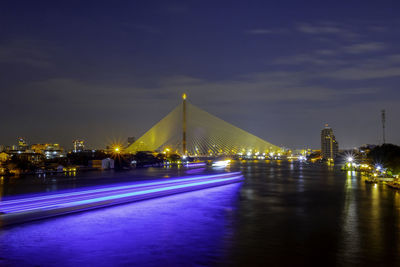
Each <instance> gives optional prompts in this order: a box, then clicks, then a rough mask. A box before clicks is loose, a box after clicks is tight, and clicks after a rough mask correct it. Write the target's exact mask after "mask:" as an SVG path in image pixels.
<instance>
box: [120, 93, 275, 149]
mask: <svg viewBox="0 0 400 267" xmlns="http://www.w3.org/2000/svg"><path fill="white" fill-rule="evenodd" d="M182 98H183V101H182V103H181V104H180V105H178V106H177V107H176V108H174V109H173V110H172V111H171V112H170V113H169V114H168V115H167V116H165V117H164V118H163V119H162V120H161V121H159V122H158V123H157V124H155V125H154V126H153V127H152V128H151V129H150V130H148V131H147V132H146V133H145V134H144V135H143V136H141V137H140V138H139V139H138V140H137V141H136V142H134V143H133V144H132V145H130V146H129V147H128V148H127V149H126V152H128V153H135V152H137V151H171V152H179V153H182V154H188V155H191V156H215V155H234V154H245V153H249V152H251V153H257V152H258V153H269V152H278V151H280V150H281V149H280V147H278V146H275V145H273V144H271V143H269V142H267V141H265V140H263V139H261V138H259V137H257V136H255V135H253V134H251V133H248V132H246V131H244V130H242V129H240V128H238V127H236V126H234V125H232V124H230V123H228V122H225V121H223V120H222V119H220V118H217V117H216V116H214V115H211V114H210V113H208V112H206V111H204V110H202V109H200V108H198V107H196V106H194V105H193V104H191V103H190V102H189V101H187V99H186V94H183V97H182Z"/></svg>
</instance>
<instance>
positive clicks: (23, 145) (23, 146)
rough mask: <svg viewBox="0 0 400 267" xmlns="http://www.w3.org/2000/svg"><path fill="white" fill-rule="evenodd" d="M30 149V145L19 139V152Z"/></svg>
mask: <svg viewBox="0 0 400 267" xmlns="http://www.w3.org/2000/svg"><path fill="white" fill-rule="evenodd" d="M27 149H28V143H27V142H26V141H25V139H24V138H22V137H19V138H18V150H21V151H25V150H27Z"/></svg>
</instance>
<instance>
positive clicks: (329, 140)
mask: <svg viewBox="0 0 400 267" xmlns="http://www.w3.org/2000/svg"><path fill="white" fill-rule="evenodd" d="M338 152H339V144H338V142H337V141H336V138H335V135H334V134H333V130H332V128H331V127H329V125H328V124H325V128H324V129H322V131H321V154H322V157H323V158H324V159H326V160H334V159H335V158H336V156H337V154H338Z"/></svg>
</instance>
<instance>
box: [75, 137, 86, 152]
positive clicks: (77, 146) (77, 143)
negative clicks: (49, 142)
mask: <svg viewBox="0 0 400 267" xmlns="http://www.w3.org/2000/svg"><path fill="white" fill-rule="evenodd" d="M72 143H73V144H74V150H73V152H74V153H77V152H82V151H83V150H84V149H85V144H84V141H83V140H74V141H72Z"/></svg>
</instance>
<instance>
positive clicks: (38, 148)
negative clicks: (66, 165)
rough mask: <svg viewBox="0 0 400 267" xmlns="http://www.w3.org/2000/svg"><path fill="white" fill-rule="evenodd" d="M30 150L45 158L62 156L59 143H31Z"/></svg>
mask: <svg viewBox="0 0 400 267" xmlns="http://www.w3.org/2000/svg"><path fill="white" fill-rule="evenodd" d="M31 150H32V151H33V152H34V153H36V154H43V155H44V156H45V157H46V159H54V158H62V157H64V156H65V153H64V149H63V148H62V147H60V145H59V144H33V145H31Z"/></svg>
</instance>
